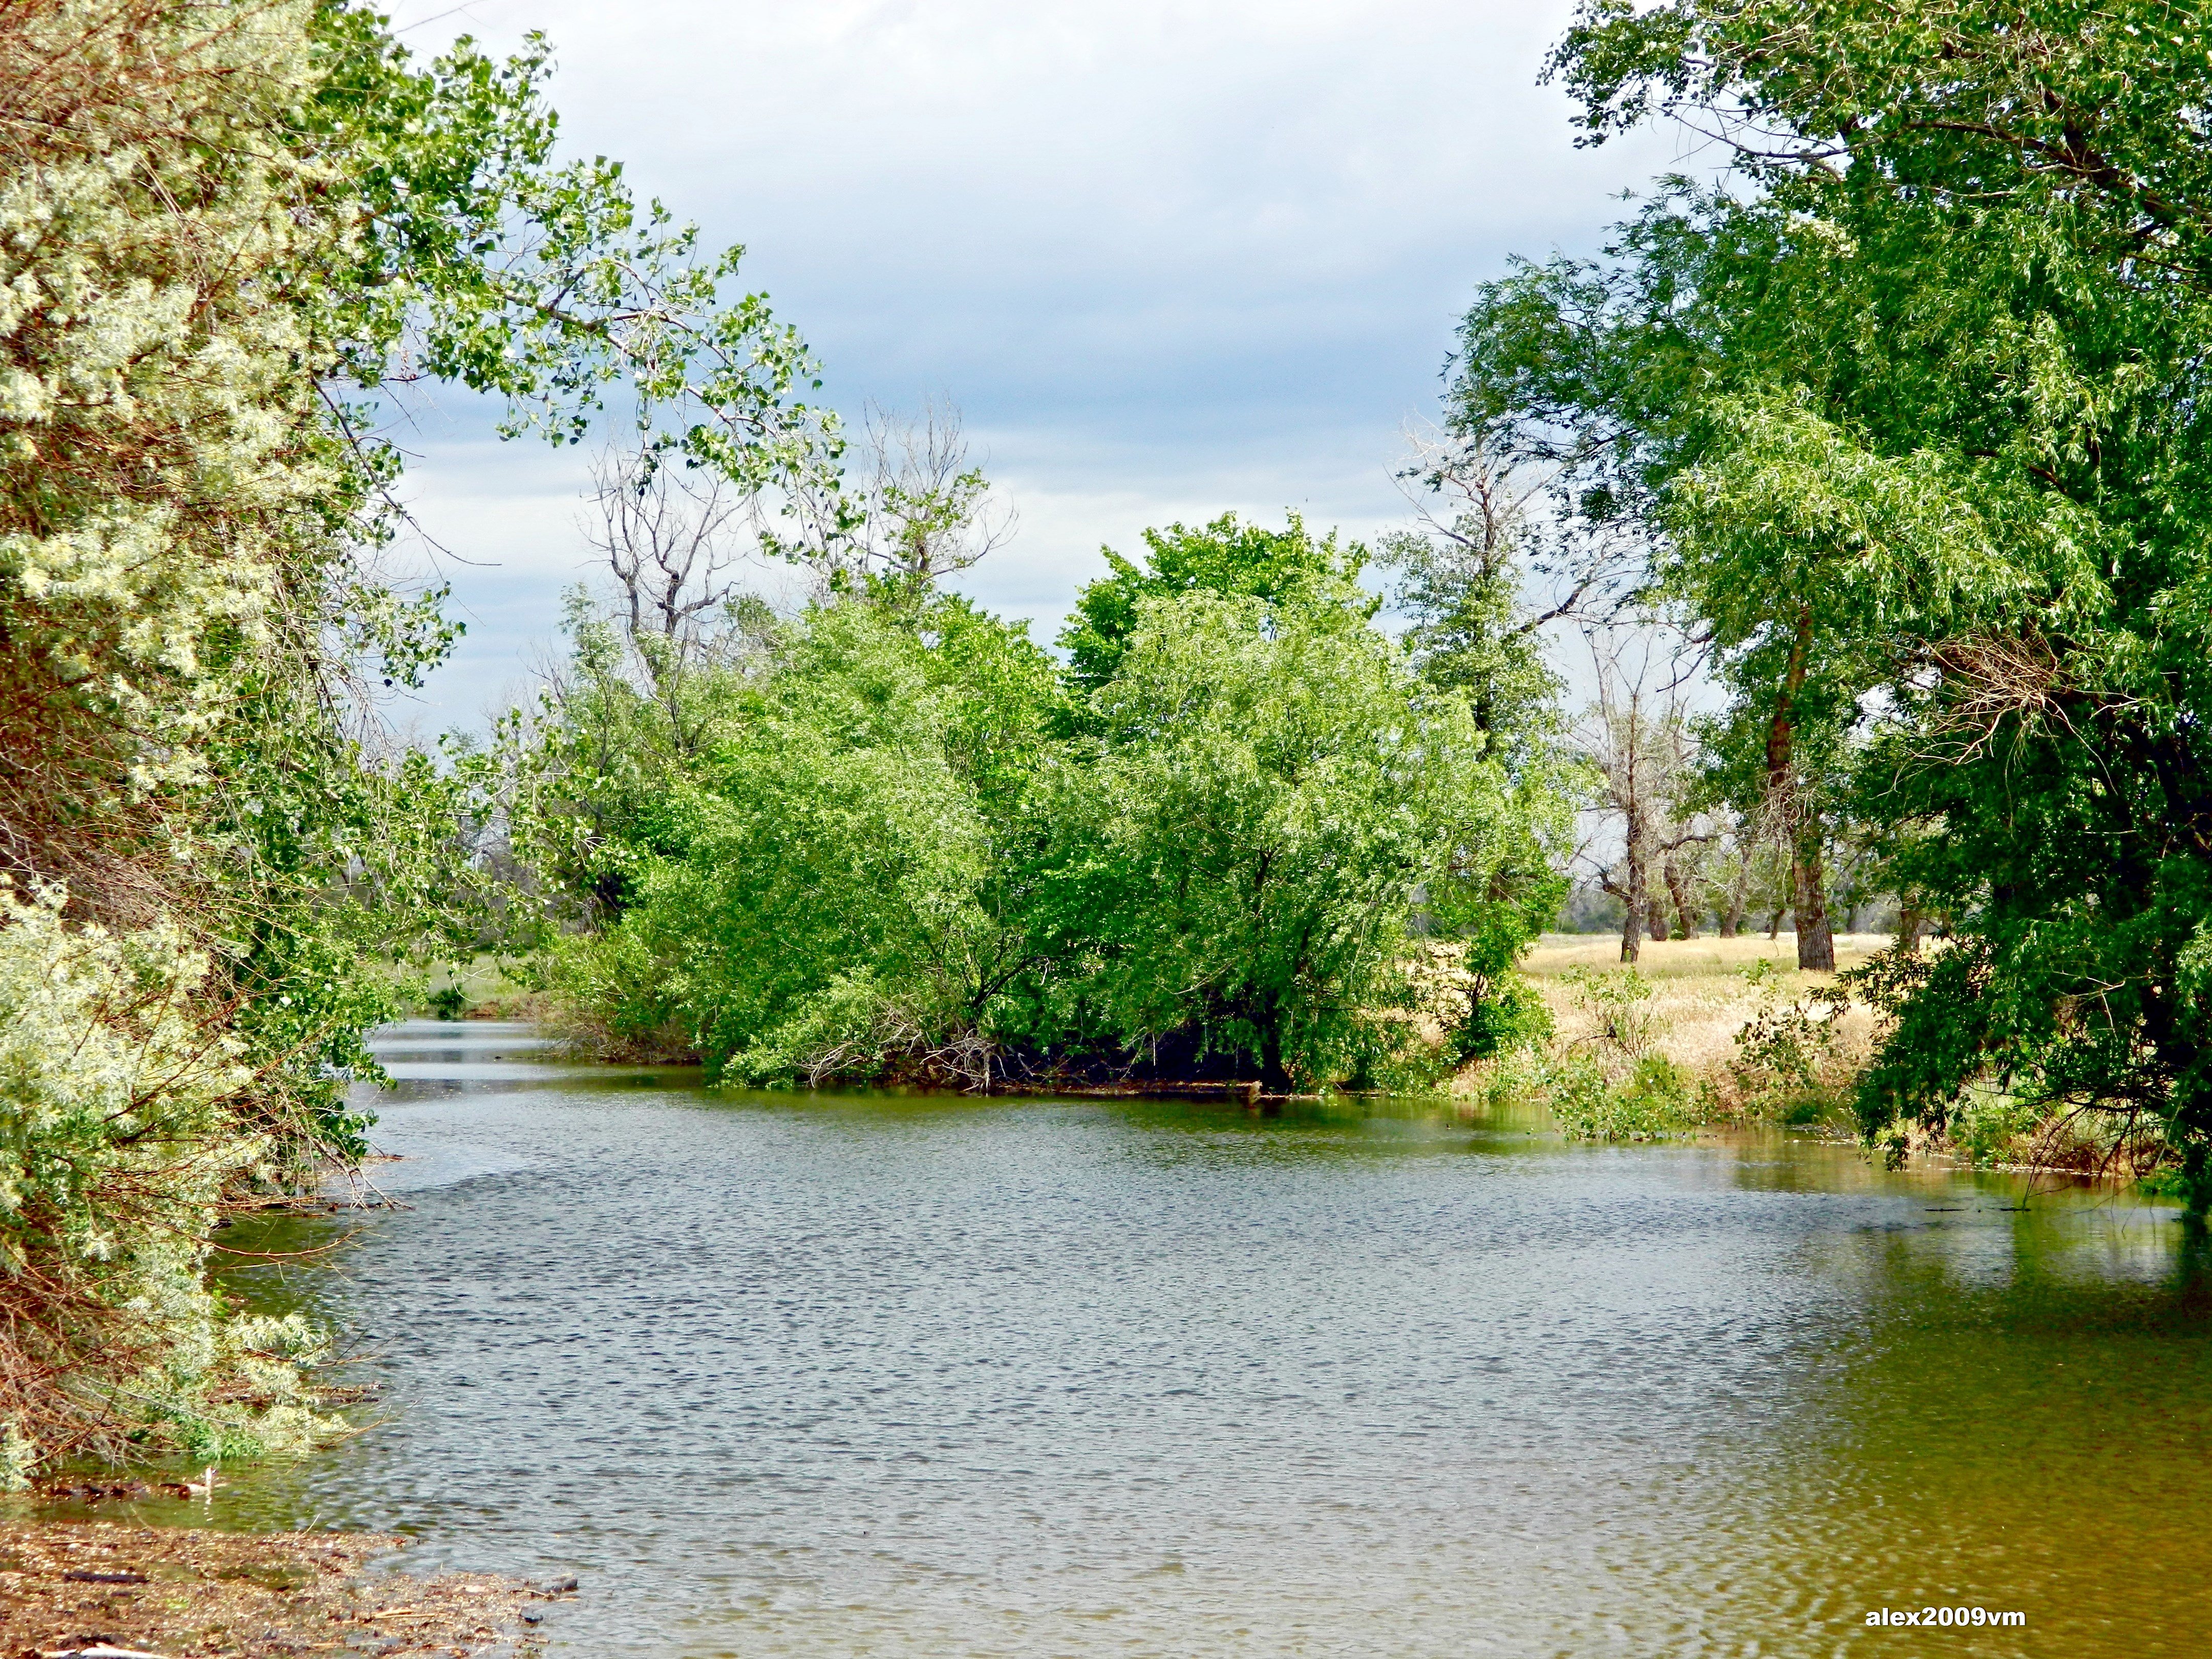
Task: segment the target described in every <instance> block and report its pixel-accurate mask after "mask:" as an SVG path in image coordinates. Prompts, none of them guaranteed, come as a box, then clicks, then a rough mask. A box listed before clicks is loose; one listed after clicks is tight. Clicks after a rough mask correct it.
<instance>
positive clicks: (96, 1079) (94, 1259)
mask: <svg viewBox="0 0 2212 1659" xmlns="http://www.w3.org/2000/svg"><path fill="white" fill-rule="evenodd" d="M64 903H65V895H64V892H63V891H62V890H61V889H60V888H58V887H52V886H48V887H42V888H40V889H39V890H37V891H36V893H35V894H34V895H33V896H32V897H31V898H30V899H29V900H25V899H23V898H21V897H20V896H18V895H17V894H16V892H15V890H13V889H12V888H10V887H9V886H6V885H5V884H0V1461H4V1467H0V1483H7V1484H14V1485H21V1483H22V1481H23V1480H24V1479H25V1478H26V1477H27V1474H28V1473H29V1472H30V1470H31V1468H33V1467H34V1466H35V1465H36V1464H37V1463H38V1462H40V1461H41V1460H42V1459H44V1458H45V1457H46V1456H48V1455H52V1452H53V1451H54V1450H56V1449H59V1448H63V1447H70V1448H73V1449H79V1450H90V1451H94V1452H99V1453H103V1454H106V1455H109V1456H111V1457H119V1456H122V1455H126V1454H128V1453H130V1452H131V1451H134V1450H136V1451H139V1452H142V1453H143V1452H145V1451H149V1450H155V1451H158V1450H161V1449H173V1450H180V1451H185V1452H188V1453H190V1454H191V1455H192V1456H193V1457H194V1458H195V1459H197V1460H203V1461H207V1462H215V1461H219V1460H222V1459H224V1458H228V1457H236V1456H240V1455H249V1454H252V1453H255V1452H259V1451H264V1450H269V1449H304V1448H305V1447H306V1446H307V1445H308V1444H310V1443H313V1441H314V1440H316V1439H317V1438H318V1437H320V1436H321V1435H322V1434H323V1433H324V1432H325V1431H327V1430H329V1429H331V1428H332V1427H334V1426H335V1425H331V1424H330V1423H328V1422H326V1421H325V1420H324V1419H319V1418H318V1417H317V1416H315V1414H314V1413H313V1411H312V1410H311V1409H310V1407H309V1402H308V1400H307V1395H306V1394H305V1392H304V1389H303V1386H302V1382H301V1365H302V1364H309V1363H312V1362H313V1360H314V1359H316V1358H319V1356H320V1353H321V1351H322V1340H321V1338H320V1336H319V1334H318V1333H316V1332H315V1331H313V1329H311V1328H309V1327H308V1326H307V1325H306V1324H305V1323H304V1322H301V1321H300V1320H298V1319H296V1318H294V1319H289V1320H270V1319H248V1318H240V1317H237V1316H233V1315H232V1314H231V1313H230V1312H229V1311H228V1309H227V1307H226V1306H225V1304H223V1303H222V1300H221V1299H220V1297H217V1296H216V1294H215V1293H214V1292H213V1291H210V1290H209V1289H208V1287H207V1286H206V1285H205V1284H204V1282H203V1280H202V1277H201V1268H202V1267H203V1265H204V1260H205V1257H206V1254H207V1246H206V1244H205V1243H204V1241H205V1239H206V1238H207V1237H208V1231H209V1229H210V1226H211V1225H213V1223H214V1221H215V1218H216V1214H217V1212H218V1210H219V1207H220V1205H221V1202H222V1196H223V1194H224V1192H225V1190H226V1189H227V1188H229V1187H231V1186H233V1185H234V1184H236V1183H239V1182H245V1181H248V1180H251V1179H252V1178H254V1177H256V1176H263V1177H266V1176H269V1175H270V1174H271V1173H272V1171H271V1170H270V1169H269V1168H267V1167H266V1164H265V1162H264V1160H265V1159H266V1158H267V1157H268V1156H269V1153H270V1141H269V1139H267V1138H266V1137H264V1136H263V1135H259V1134H256V1133H252V1129H251V1127H250V1126H249V1125H248V1124H246V1123H245V1122H243V1121H241V1116H240V1111H239V1109H237V1105H236V1103H237V1102H238V1101H239V1100H240V1097H241V1093H242V1091H245V1090H246V1088H247V1087H248V1086H249V1085H250V1084H251V1083H252V1080H253V1079H252V1076H251V1074H250V1073H249V1072H248V1070H247V1069H246V1066H244V1065H242V1064H241V1063H240V1047H239V1045H238V1044H237V1042H235V1041H234V1040H233V1039H231V1038H228V1037H227V1036H223V1035H222V1033H221V1032H220V1031H217V1030H211V1029H210V1026H209V1024H207V1022H206V1019H205V1018H204V1017H203V1015H202V1013H201V1012H200V1011H199V1009H198V1008H197V1006H196V997H197V994H198V992H199V990H200V987H201V985H202V982H203V981H204V980H205V979H206V977H207V975H208V968H209V963H208V959H207V957H205V956H204V954H203V953H201V952H199V951H195V950H192V949H191V948H190V947H189V946H188V945H187V944H186V943H185V939H184V936H183V934H182V933H180V932H179V930H178V929H177V928H176V927H173V926H169V925H166V924H165V925H162V926H159V927H149V928H145V929H143V930H140V931H138V932H135V933H125V934H114V933H108V932H106V930H104V929H102V928H99V927H69V926H67V925H65V924H64V921H63V920H62V913H63V908H64Z"/></svg>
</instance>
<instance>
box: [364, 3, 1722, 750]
mask: <svg viewBox="0 0 2212 1659" xmlns="http://www.w3.org/2000/svg"><path fill="white" fill-rule="evenodd" d="M393 13H394V22H395V25H396V26H397V27H400V28H401V29H403V30H404V31H405V33H404V39H405V40H407V41H408V42H409V43H410V46H414V47H415V48H416V50H417V51H419V52H424V53H425V54H428V53H429V52H435V51H437V50H439V49H440V48H441V47H442V46H444V45H445V44H447V42H448V41H450V40H451V39H452V38H453V36H454V35H456V34H458V33H471V34H473V35H474V36H476V37H477V39H478V40H481V41H483V42H484V43H485V44H487V45H488V46H491V47H493V48H495V49H507V48H509V47H512V46H513V45H515V44H516V43H517V42H519V41H520V38H521V36H522V34H523V33H524V32H525V31H526V30H528V29H533V28H534V29H540V30H543V31H544V33H546V34H547V35H548V36H550V39H551V40H552V42H553V44H554V46H555V49H556V58H557V63H558V65H559V70H558V73H557V75H556V77H555V79H554V81H553V84H552V90H553V97H554V101H555V103H556V106H558V108H559V109H560V111H561V113H562V132H563V135H564V139H565V143H566V147H567V149H568V151H569V152H570V153H572V154H582V155H609V156H613V157H617V158H619V159H621V160H622V161H624V162H625V164H626V166H627V168H628V171H629V177H630V179H631V180H632V182H633V184H634V185H635V187H636V189H637V190H638V191H639V193H640V194H641V196H653V195H657V196H659V197H662V198H663V199H664V200H665V202H666V203H667V204H669V206H670V207H671V209H672V210H674V211H675V212H676V213H677V215H678V216H679V217H681V218H686V219H691V220H696V222H698V223H699V225H700V227H701V228H702V233H703V236H704V239H705V240H706V241H707V242H708V243H709V244H710V245H713V246H725V245H727V244H730V243H733V242H741V243H743V244H744V246H745V247H746V249H747V254H746V258H745V261H744V268H743V277H742V280H743V282H744V285H745V286H747V287H748V288H750V289H764V290H765V291H766V292H767V293H768V294H769V295H770V296H771V299H772V301H773V302H774V304H775V309H776V312H777V313H778V314H779V315H780V316H781V317H782V318H783V319H786V320H787V321H789V322H791V323H793V324H795V325H797V326H798V328H799V331H800V332H801V333H802V334H803V335H804V336H805V338H806V339H807V341H808V342H809V343H810V344H811V346H812V348H813V349H814V350H815V352H816V354H817V356H819V357H820V358H821V360H822V362H823V367H824V370H825V376H826V384H825V386H824V388H823V397H824V398H825V399H826V400H827V401H829V403H831V404H834V405H835V406H836V407H837V408H838V409H840V410H842V411H843V412H844V413H845V414H846V416H848V419H855V420H856V419H857V417H858V416H859V415H860V412H861V410H863V408H864V407H865V406H866V405H867V404H871V403H872V404H877V405H879V406H882V407H884V408H887V409H890V410H917V409H919V408H920V407H921V405H922V404H924V403H926V402H928V401H932V400H934V401H936V402H938V403H939V404H946V403H949V404H952V405H954V406H956V407H957V409H958V410H960V411H961V413H962V415H963V418H964V421H965V424H966V428H967V432H968V435H969V441H970V443H971V445H972V447H973V450H974V452H975V455H976V457H977V458H978V459H981V461H982V463H983V464H984V465H985V467H986V469H987V471H988V473H989V475H990V477H992V479H993V480H994V485H995V486H996V488H997V489H998V490H999V491H1000V494H1001V495H1002V496H1003V497H1004V498H1005V499H1006V501H1007V502H1008V503H1009V504H1010V505H1011V506H1012V508H1013V510H1014V512H1015V513H1016V514H1017V515H1018V530H1017V532H1016V534H1015V536H1014V537H1013V538H1012V540H1011V541H1010V542H1009V543H1008V544H1006V545H1005V546H1004V547H1002V548H1001V549H1000V550H998V551H996V552H994V554H993V555H992V556H991V557H990V558H989V559H988V560H987V561H986V562H984V563H983V564H981V565H980V566H978V567H977V568H975V570H973V571H971V572H969V573H968V574H967V575H966V576H965V577H964V578H963V580H962V582H961V585H962V586H963V587H964V588H965V589H966V590H967V591H968V592H971V593H972V594H973V595H974V596H975V597H976V598H977V599H979V600H981V602H982V603H984V604H986V605H989V606H990V607H992V608H993V609H994V610H996V611H1000V612H1002V613H1004V614H1007V615H1010V616H1015V617H1026V618H1030V619H1032V621H1033V623H1034V626H1033V629H1032V632H1033V634H1034V635H1035V636H1036V637H1037V638H1038V639H1039V640H1041V641H1047V642H1048V641H1050V640H1051V638H1052V636H1053V635H1054V632H1055V631H1056V630H1057V629H1058V627H1059V623H1060V617H1062V616H1063V615H1064V613H1065V612H1066V610H1067V609H1068V607H1069V605H1071V604H1072V602H1073V596H1074V593H1075V592H1076V590H1077V588H1078V587H1079V586H1080V585H1081V584H1082V583H1083V582H1085V580H1089V579H1090V578H1091V577H1092V576H1094V575H1097V574H1101V573H1102V572H1103V568H1104V566H1103V561H1102V560H1101V559H1100V557H1099V553H1098V550H1099V548H1100V546H1101V544H1105V545H1109V546H1113V547H1115V548H1116V549H1119V550H1125V551H1126V550H1133V549H1135V548H1136V547H1138V545H1139V532H1140V531H1141V530H1142V529H1143V528H1144V527H1145V526H1148V525H1162V524H1166V523H1170V522H1173V521H1176V520H1182V521H1184V522H1196V521H1199V520H1205V519H1210V518H1212V517H1214V516H1216V515H1218V513H1222V512H1224V511H1227V510H1231V509H1234V510H1236V511H1237V512H1239V513H1243V514H1244V515H1246V516H1248V517H1255V518H1259V519H1261V520H1270V521H1273V522H1279V521H1280V520H1281V517H1282V515H1283V513H1284V512H1285V509H1295V510H1297V511H1298V512H1301V513H1304V515H1305V517H1306V519H1307V521H1308V523H1309V524H1310V525H1311V526H1314V527H1316V529H1320V528H1326V527H1328V526H1342V527H1343V529H1344V530H1345V531H1346V533H1347V534H1350V535H1352V536H1354V537H1365V536H1371V535H1373V534H1375V533H1376V532H1379V531H1381V530H1383V529H1385V528H1388V527H1389V526H1391V525H1393V524H1395V523H1401V522H1404V521H1405V520H1407V518H1408V517H1409V511H1408V508H1407V505H1406V503H1405V501H1404V500H1403V498H1402V497H1401V495H1399V493H1398V489H1397V486H1396V484H1395V483H1394V480H1393V472H1394V470H1395V465H1396V464H1397V462H1398V460H1399V458H1400V456H1401V453H1402V452H1403V449H1404V447H1405V438H1404V434H1405V430H1406V428H1407V424H1408V423H1409V422H1420V421H1423V420H1425V419H1428V418H1431V417H1433V416H1434V415H1435V414H1436V413H1437V398H1438V393H1439V392H1440V390H1441V386H1442V380H1441V372H1442V369H1443V362H1444V359H1445V356H1446V355H1447V353H1448V352H1449V349H1450V346H1451V338H1452V328H1453V324H1454V322H1455V319H1456V318H1457V316H1458V315H1459V314H1460V313H1462V312H1463V311H1464V310H1465V308H1466V307H1467V305H1468V302H1469V301H1470V300H1471V299H1472V297H1473V295H1474V289H1475V286H1476V284H1477V283H1480V282H1482V281H1484V280H1486V279H1487V278H1490V277H1492V276H1497V275H1498V274H1500V273H1501V272H1502V271H1503V270H1504V269H1505V266H1506V262H1507V259H1508V258H1509V256H1510V255H1512V254H1515V253H1520V254H1524V255H1528V256H1531V257H1536V258H1541V257H1544V256H1547V255H1548V254H1549V253H1551V252H1553V251H1555V250H1559V249H1564V250H1566V251H1568V252H1589V251H1591V250H1592V249H1594V248H1595V246H1597V245H1598V243H1599V241H1600V240H1601V237H1602V233H1603V228H1604V227H1605V226H1606V225H1607V223H1608V222H1611V221H1613V220H1614V219H1616V218H1619V217H1620V216H1622V215H1623V213H1624V212H1625V207H1624V204H1622V203H1621V202H1620V200H1619V199H1618V198H1619V197H1620V194H1621V192H1622V191H1624V190H1626V189H1634V188H1641V187H1643V186H1644V185H1646V184H1647V183H1648V182H1649V180H1650V179H1651V178H1652V177H1653V176H1654V175H1655V174H1656V173H1662V172H1665V171H1668V170H1670V169H1674V168H1677V167H1686V165H1687V164H1688V163H1687V162H1686V159H1685V158H1684V156H1683V155H1681V154H1680V153H1679V151H1678V150H1677V149H1676V148H1675V145H1676V143H1677V141H1676V140H1674V138H1673V137H1670V136H1668V135H1665V134H1656V133H1655V134H1650V135H1643V136H1639V137H1636V138H1633V139H1632V140H1630V141H1628V142H1626V143H1623V142H1619V141H1616V142H1614V143H1609V144H1607V145H1605V146H1604V147H1602V148H1600V149H1577V148H1576V145H1575V143H1574V139H1575V132H1574V129H1573V127H1572V126H1571V122H1570V119H1569V116H1570V106H1569V104H1568V101H1567V100H1566V99H1565V95H1564V94H1562V93H1561V92H1560V91H1559V89H1558V88H1540V87H1539V86H1538V85H1537V84H1536V82H1537V77H1538V76H1539V73H1540V71H1541V66H1542V61H1543V58H1544V56H1545V53H1546V52H1547V48H1548V47H1549V46H1550V45H1551V43H1552V42H1553V40H1556V39H1557V38H1558V36H1559V34H1560V33H1561V32H1562V31H1563V30H1564V28H1565V26H1566V23H1567V21H1568V19H1569V16H1570V15H1571V0H1527V3H1518V4H1516V3H1501V0H1456V3H1428V0H1423V3H1413V0H1401V3H1389V0H1269V3H1248V0H1183V3H1178V4H1158V3H1152V0H1088V3H1083V4H1073V3H1066V0H806V3H792V0H782V3H776V4H767V3H759V0H623V3H618V4H609V3H605V0H599V3H572V0H473V3H471V4H467V5H465V6H462V7H459V8H458V9H456V8H454V7H453V6H452V5H451V4H450V3H449V0H423V3H414V4H403V5H398V6H396V7H394V8H393ZM492 419H493V411H491V410H488V409H487V408H485V407H483V406H482V405H481V404H477V403H476V402H473V401H471V399H469V398H465V397H463V396H459V395H458V394H450V393H449V394H447V395H445V396H443V397H439V396H435V395H434V396H432V397H429V398H418V399H416V402H415V404H413V406H412V408H411V410H410V423H409V424H408V426H407V427H406V428H404V429H403V430H401V431H399V432H398V434H397V435H398V437H399V439H400V441H401V442H402V443H403V445H404V447H406V448H407V449H408V450H409V451H410V453H411V454H412V455H413V456H414V457H415V460H414V464H413V465H412V467H411V469H410V478H409V482H408V483H407V485H406V488H405V493H406V495H408V497H409V500H410V506H411V507H412V508H413V510H414V512H415V513H416V517H417V519H418V520H419V521H420V522H421V523H422V526H423V528H424V530H425V531H426V532H428V535H430V536H431V537H433V538H435V540H436V541H437V542H438V543H439V544H441V545H442V546H443V547H445V548H447V549H449V550H451V551H452V552H453V554H454V555H455V556H456V558H455V559H453V560H451V561H441V562H440V568H441V574H442V575H443V576H444V577H445V578H447V579H448V580H451V581H452V582H453V605H452V610H453V613H454V614H455V615H456V616H457V617H459V619H460V620H461V621H463V622H464V623H465V624H466V625H467V627H468V629H469V632H468V635H467V637H466V639H465V641H463V643H462V645H461V647H460V648H459V651H458V652H457V653H456V654H455V657H454V659H453V660H452V661H451V662H450V663H448V664H447V665H446V666H445V667H443V668H441V669H440V670H439V671H437V672H436V674H435V676H434V677H433V678H432V679H431V681H430V683H429V684H428V687H427V689H426V690H425V692H424V693H423V694H422V697H421V699H420V702H419V703H418V705H417V706H416V708H414V709H413V710H411V711H407V710H401V711H395V712H398V713H400V714H402V718H403V719H407V720H410V723H417V724H420V725H422V726H428V727H429V728H431V729H434V730H435V729H437V728H440V727H442V726H474V725H477V724H479V723H480V722H481V720H482V719H483V715H484V714H485V712H486V711H487V710H488V709H489V708H493V707H495V706H499V705H501V704H502V703H504V702H508V701H511V700H512V699H513V697H514V696H518V695H520V694H521V693H522V692H523V691H525V690H526V688H527V685H528V679H529V665H530V664H531V663H532V662H533V661H542V660H544V659H545V657H546V653H548V652H549V651H550V650H551V649H552V648H553V647H555V646H556V642H557V634H558V624H559V618H560V596H561V593H562V590H563V589H565V588H567V587H568V586H572V585H574V583H575V582H577V581H578V580H582V579H584V578H586V577H587V576H588V575H589V574H590V565H591V559H592V554H591V550H590V548H589V546H588V544H587V543H586V539H585V536H584V532H583V529H582V502H581V501H580V491H581V490H582V489H583V486H584V483H585V471H586V456H585V455H584V454H581V453H578V452H576V451H574V450H559V451H556V450H552V449H550V448H548V447H544V445H542V444H541V443H538V441H534V440H532V441H518V442H515V443H512V444H502V443H501V442H499V441H497V440H496V439H495V437H494V436H493V435H492V432H491V426H492ZM462 560H465V561H468V562H460V561H462Z"/></svg>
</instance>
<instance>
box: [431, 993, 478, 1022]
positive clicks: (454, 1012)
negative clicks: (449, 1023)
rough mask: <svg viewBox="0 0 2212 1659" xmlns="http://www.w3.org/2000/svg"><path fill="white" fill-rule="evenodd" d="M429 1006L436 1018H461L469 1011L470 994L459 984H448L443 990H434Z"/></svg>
mask: <svg viewBox="0 0 2212 1659" xmlns="http://www.w3.org/2000/svg"><path fill="white" fill-rule="evenodd" d="M428 1007H429V1010H430V1013H431V1017H432V1018H436V1019H459V1018H463V1017H464V1016H465V1015H466V1014H467V1012H469V994H468V993H467V992H466V991H464V990H463V989H461V987H459V986H458V985H448V986H447V987H445V988H444V989H443V990H441V991H433V992H432V993H431V994H430V996H429V1001H428Z"/></svg>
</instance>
